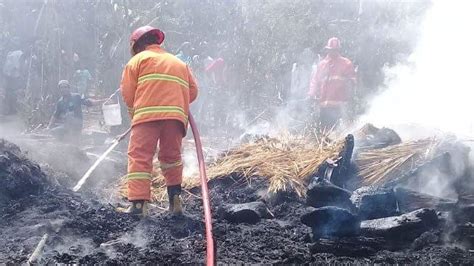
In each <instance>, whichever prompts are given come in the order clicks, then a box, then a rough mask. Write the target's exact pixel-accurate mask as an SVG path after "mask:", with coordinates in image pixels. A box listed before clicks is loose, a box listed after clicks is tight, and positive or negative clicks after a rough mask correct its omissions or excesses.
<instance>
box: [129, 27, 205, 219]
mask: <svg viewBox="0 0 474 266" xmlns="http://www.w3.org/2000/svg"><path fill="white" fill-rule="evenodd" d="M164 39H165V35H164V33H163V32H162V31H161V30H159V29H157V28H153V27H150V26H144V27H141V28H138V29H137V30H135V31H134V32H133V33H132V36H131V37H130V50H131V54H132V56H133V57H132V59H130V61H129V62H128V64H127V65H126V66H125V69H124V72H123V76H122V82H121V91H122V96H123V99H124V101H125V103H126V104H127V107H128V109H129V113H130V116H131V118H132V131H131V136H130V144H129V147H128V175H127V186H128V200H129V201H130V202H131V206H130V207H129V208H128V209H126V210H125V211H126V212H128V213H131V214H136V215H138V216H146V215H147V204H148V202H149V201H150V199H151V178H152V176H151V172H152V168H153V166H152V161H153V156H154V154H155V153H156V148H157V145H158V143H159V152H158V160H159V161H160V167H161V170H162V173H163V175H164V177H165V179H166V186H167V191H168V198H169V202H170V207H169V209H170V212H171V213H173V214H181V213H182V204H181V197H180V194H181V182H182V172H183V162H182V161H181V144H182V139H183V137H184V136H185V135H186V129H187V127H188V115H189V104H190V103H191V102H192V101H194V100H195V99H196V97H197V91H198V88H197V85H196V81H195V79H194V77H193V75H192V73H191V71H190V69H189V68H188V66H187V65H186V64H185V63H183V62H182V61H181V60H179V59H178V58H176V57H175V56H174V55H172V54H169V53H167V52H166V51H164V50H163V49H162V48H161V47H160V45H161V44H162V43H163V40H164Z"/></svg>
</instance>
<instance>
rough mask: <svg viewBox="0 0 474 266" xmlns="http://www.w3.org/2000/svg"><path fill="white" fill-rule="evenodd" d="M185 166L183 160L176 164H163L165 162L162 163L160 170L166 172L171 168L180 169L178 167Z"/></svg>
mask: <svg viewBox="0 0 474 266" xmlns="http://www.w3.org/2000/svg"><path fill="white" fill-rule="evenodd" d="M181 165H183V162H182V161H181V160H179V161H177V162H174V163H163V162H160V168H161V170H162V171H165V170H168V169H171V168H174V167H178V166H181Z"/></svg>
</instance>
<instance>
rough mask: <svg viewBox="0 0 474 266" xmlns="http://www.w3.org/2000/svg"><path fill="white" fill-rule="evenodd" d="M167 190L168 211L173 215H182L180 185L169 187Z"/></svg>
mask: <svg viewBox="0 0 474 266" xmlns="http://www.w3.org/2000/svg"><path fill="white" fill-rule="evenodd" d="M167 190H168V200H169V203H170V208H169V211H170V213H171V214H173V215H182V214H183V203H182V201H181V185H177V186H169V187H167Z"/></svg>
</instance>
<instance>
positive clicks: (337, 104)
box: [308, 37, 356, 130]
mask: <svg viewBox="0 0 474 266" xmlns="http://www.w3.org/2000/svg"><path fill="white" fill-rule="evenodd" d="M325 50H326V51H327V56H326V58H324V59H323V60H322V61H321V62H320V63H319V64H318V67H317V69H316V72H314V74H313V76H312V77H311V83H310V90H309V93H308V94H309V96H310V97H311V98H313V99H316V101H317V104H318V106H319V111H320V123H321V128H322V129H323V130H328V129H331V128H334V127H335V126H337V125H338V123H339V121H340V120H341V119H342V118H344V116H345V115H344V113H345V112H346V111H347V110H346V109H347V106H348V104H349V103H350V102H352V101H353V95H354V91H353V90H354V88H355V84H356V71H355V69H354V66H353V64H352V62H351V61H350V60H349V59H347V58H345V57H343V56H341V53H340V50H341V42H340V41H339V39H338V38H335V37H333V38H331V39H329V40H328V44H327V45H326V47H325Z"/></svg>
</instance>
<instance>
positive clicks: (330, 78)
mask: <svg viewBox="0 0 474 266" xmlns="http://www.w3.org/2000/svg"><path fill="white" fill-rule="evenodd" d="M328 80H346V78H345V77H341V76H330V77H329V79H328Z"/></svg>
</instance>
